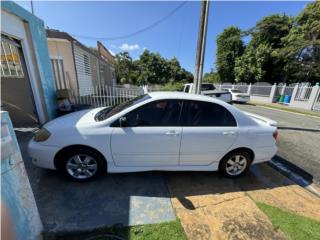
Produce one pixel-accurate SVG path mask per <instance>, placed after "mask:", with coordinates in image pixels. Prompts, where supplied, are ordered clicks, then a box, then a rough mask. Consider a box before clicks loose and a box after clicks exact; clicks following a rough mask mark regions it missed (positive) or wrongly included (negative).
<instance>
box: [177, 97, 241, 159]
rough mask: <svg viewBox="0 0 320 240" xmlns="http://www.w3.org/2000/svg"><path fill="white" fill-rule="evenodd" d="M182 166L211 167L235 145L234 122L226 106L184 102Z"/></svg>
mask: <svg viewBox="0 0 320 240" xmlns="http://www.w3.org/2000/svg"><path fill="white" fill-rule="evenodd" d="M181 125H182V127H183V129H182V139H181V147H180V165H209V164H211V163H213V162H215V161H219V160H220V159H221V157H222V156H224V155H225V154H226V153H227V151H228V149H229V148H230V147H231V146H232V144H233V143H234V142H235V140H236V138H237V135H238V127H237V123H236V120H235V118H234V117H233V116H232V114H231V113H230V112H229V111H228V110H227V109H226V108H225V107H223V106H221V105H219V104H216V103H211V102H203V101H189V100H188V101H184V103H183V111H182V114H181Z"/></svg>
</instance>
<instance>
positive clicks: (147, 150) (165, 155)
mask: <svg viewBox="0 0 320 240" xmlns="http://www.w3.org/2000/svg"><path fill="white" fill-rule="evenodd" d="M181 107H182V101H179V100H158V101H153V102H151V103H150V102H149V103H147V104H145V105H143V106H141V107H138V108H137V109H134V110H132V111H131V112H129V113H128V114H126V115H125V116H124V117H125V119H126V126H125V127H119V126H118V127H114V130H113V132H112V137H111V149H112V156H113V160H114V162H115V164H116V165H117V166H139V167H148V166H174V165H178V164H179V148H180V141H181V131H182V127H181V126H179V117H180V113H181Z"/></svg>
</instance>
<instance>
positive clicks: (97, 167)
mask: <svg viewBox="0 0 320 240" xmlns="http://www.w3.org/2000/svg"><path fill="white" fill-rule="evenodd" d="M62 158H63V159H62V161H61V165H60V170H61V171H62V172H63V173H64V174H65V175H66V176H67V177H69V178H71V179H72V180H74V181H77V182H85V181H90V180H92V179H94V178H95V177H97V176H98V175H99V174H100V173H101V171H102V169H103V159H102V158H101V156H100V155H99V154H97V153H96V152H94V151H92V150H89V149H80V148H79V149H72V150H70V151H68V152H67V153H65V154H64V155H63V157H62Z"/></svg>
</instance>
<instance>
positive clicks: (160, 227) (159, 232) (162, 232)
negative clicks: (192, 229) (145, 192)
mask: <svg viewBox="0 0 320 240" xmlns="http://www.w3.org/2000/svg"><path fill="white" fill-rule="evenodd" d="M107 235H115V236H118V237H121V238H123V239H127V240H145V239H148V240H162V239H163V240H169V239H170V240H187V237H186V235H185V233H184V230H183V228H182V226H181V223H180V221H179V220H177V221H171V222H166V223H159V224H150V225H141V226H133V227H123V226H114V227H108V228H99V229H96V230H93V231H87V232H77V233H60V234H55V236H54V237H55V238H52V237H53V236H50V235H47V236H44V239H48V240H49V239H56V240H62V239H68V240H76V239H77V240H111V239H112V240H116V238H111V237H108V236H107Z"/></svg>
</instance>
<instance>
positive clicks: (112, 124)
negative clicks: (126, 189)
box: [28, 92, 277, 181]
mask: <svg viewBox="0 0 320 240" xmlns="http://www.w3.org/2000/svg"><path fill="white" fill-rule="evenodd" d="M276 138H277V127H276V122H274V121H272V120H270V119H266V118H263V117H260V116H257V115H253V114H249V113H244V112H242V111H240V110H239V109H237V108H236V107H234V106H232V105H229V104H227V103H225V102H222V101H220V100H217V99H214V98H211V97H206V96H202V95H194V94H187V93H178V92H153V93H148V94H145V95H142V96H139V97H137V98H134V99H132V100H130V101H128V102H125V103H122V104H120V105H117V106H115V107H109V108H108V107H105V108H96V109H92V110H84V111H79V112H75V113H71V114H68V115H65V116H62V117H59V118H57V119H54V120H52V121H51V122H48V123H47V124H45V125H44V126H43V128H41V129H40V130H39V131H38V132H37V133H36V134H35V136H34V138H33V139H32V140H31V141H30V143H29V146H28V148H29V149H28V150H29V154H30V156H31V158H32V162H33V163H34V164H35V165H37V166H39V167H42V168H48V169H56V170H58V171H60V172H62V173H64V174H65V175H67V176H68V177H70V178H71V179H73V180H76V181H86V180H90V179H93V178H94V177H95V176H97V175H98V174H99V173H101V172H109V173H119V172H138V171H152V170H164V171H216V170H219V171H220V172H222V173H223V174H224V175H226V176H228V177H237V176H239V175H241V174H243V173H244V172H245V171H247V170H248V168H249V166H250V164H253V163H259V162H264V161H268V160H270V159H271V158H272V156H273V155H274V154H275V153H276V151H277V147H276Z"/></svg>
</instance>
